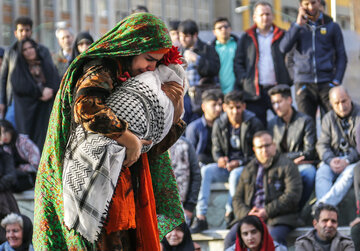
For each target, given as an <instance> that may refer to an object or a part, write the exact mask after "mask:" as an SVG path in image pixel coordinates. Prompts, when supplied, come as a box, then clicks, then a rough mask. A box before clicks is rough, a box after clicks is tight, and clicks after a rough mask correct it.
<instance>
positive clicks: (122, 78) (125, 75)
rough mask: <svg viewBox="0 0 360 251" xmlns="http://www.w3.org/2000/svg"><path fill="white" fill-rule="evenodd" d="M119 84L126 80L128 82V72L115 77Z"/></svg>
mask: <svg viewBox="0 0 360 251" xmlns="http://www.w3.org/2000/svg"><path fill="white" fill-rule="evenodd" d="M117 78H118V79H119V80H120V81H121V82H125V81H126V80H128V79H129V78H131V76H130V74H129V72H127V71H126V72H124V73H123V74H122V75H119V76H118V77H117Z"/></svg>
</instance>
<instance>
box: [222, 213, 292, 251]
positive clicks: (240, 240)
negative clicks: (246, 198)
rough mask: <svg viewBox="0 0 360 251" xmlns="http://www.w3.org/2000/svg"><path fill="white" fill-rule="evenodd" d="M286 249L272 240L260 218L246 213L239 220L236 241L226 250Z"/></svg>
mask: <svg viewBox="0 0 360 251" xmlns="http://www.w3.org/2000/svg"><path fill="white" fill-rule="evenodd" d="M231 250H235V251H286V250H287V248H286V247H284V246H282V245H280V244H278V243H276V242H274V241H273V239H272V238H271V235H270V233H269V231H268V229H267V227H266V224H265V223H264V221H263V220H262V219H260V218H259V217H257V216H255V215H247V216H245V217H244V218H242V219H241V220H240V221H239V228H238V230H237V233H236V242H235V244H234V245H233V246H231V247H230V248H228V249H226V251H231Z"/></svg>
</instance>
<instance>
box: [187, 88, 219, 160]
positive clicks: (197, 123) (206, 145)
mask: <svg viewBox="0 0 360 251" xmlns="http://www.w3.org/2000/svg"><path fill="white" fill-rule="evenodd" d="M222 102H223V94H222V92H221V90H219V89H210V90H206V91H204V92H203V94H202V95H201V109H202V111H203V113H204V114H203V116H202V117H201V118H198V119H196V120H194V121H193V122H191V123H190V124H189V125H188V126H187V128H186V134H185V135H186V139H188V140H189V141H190V143H191V144H192V145H193V147H194V148H195V151H196V154H197V155H198V158H199V162H200V167H201V166H203V165H207V164H210V163H214V159H213V157H212V153H211V147H212V143H211V132H212V127H213V124H214V121H215V120H216V119H217V118H218V117H219V116H220V114H221V112H222Z"/></svg>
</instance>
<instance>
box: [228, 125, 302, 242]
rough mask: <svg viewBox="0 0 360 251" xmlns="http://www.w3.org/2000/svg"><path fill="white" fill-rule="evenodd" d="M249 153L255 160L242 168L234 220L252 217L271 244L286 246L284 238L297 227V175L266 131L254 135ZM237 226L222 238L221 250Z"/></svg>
mask: <svg viewBox="0 0 360 251" xmlns="http://www.w3.org/2000/svg"><path fill="white" fill-rule="evenodd" d="M253 150H254V153H255V157H256V158H254V159H253V160H251V161H250V162H249V163H248V164H247V165H246V166H245V168H244V171H243V173H242V174H241V176H240V180H239V185H238V186H237V188H236V192H235V195H234V197H233V206H234V214H235V217H236V220H237V221H238V220H240V219H242V218H243V217H245V216H246V215H256V216H258V217H260V218H262V219H263V220H264V221H265V222H266V223H267V226H268V229H269V232H270V234H271V236H272V238H273V239H274V241H276V242H278V243H280V244H282V245H286V236H287V235H288V233H289V232H290V231H291V229H292V228H293V227H294V226H296V224H297V211H298V204H299V201H300V197H301V192H302V182H301V176H300V173H299V171H298V168H297V167H296V165H295V164H294V162H293V161H292V160H290V159H288V158H287V157H286V155H283V154H280V153H279V152H277V151H276V145H275V143H274V142H273V139H272V136H271V134H270V133H269V132H267V131H259V132H257V133H255V135H254V137H253ZM237 225H238V224H235V225H233V227H232V228H231V230H230V232H229V234H228V236H227V237H226V238H225V249H226V248H227V247H230V246H232V245H233V244H234V243H235V239H236V231H237V229H238V226H237Z"/></svg>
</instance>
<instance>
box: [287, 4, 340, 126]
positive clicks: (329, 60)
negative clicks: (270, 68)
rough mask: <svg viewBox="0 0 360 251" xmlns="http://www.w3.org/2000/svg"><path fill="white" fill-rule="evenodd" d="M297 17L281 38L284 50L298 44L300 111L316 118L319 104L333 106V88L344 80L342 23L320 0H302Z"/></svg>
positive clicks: (296, 72) (296, 77) (296, 70)
mask: <svg viewBox="0 0 360 251" xmlns="http://www.w3.org/2000/svg"><path fill="white" fill-rule="evenodd" d="M299 1H300V7H299V13H298V16H297V20H296V22H295V23H293V24H292V26H291V28H290V29H289V30H288V31H287V32H286V34H285V36H284V38H283V39H282V41H281V42H280V50H281V51H282V52H284V53H286V52H289V51H290V50H291V49H292V48H293V47H294V46H295V51H294V63H295V65H294V82H295V84H296V85H295V90H296V96H295V97H296V103H297V106H298V109H299V111H300V112H302V113H305V114H308V115H310V116H311V117H312V118H313V119H314V120H315V115H316V110H317V107H318V105H320V107H321V108H322V109H323V111H324V112H328V111H329V110H331V106H330V103H329V96H328V93H329V90H330V88H332V87H334V86H336V85H339V84H341V81H342V79H343V77H344V73H345V69H346V63H347V57H346V52H345V47H344V40H343V35H342V32H341V29H340V26H339V25H338V24H337V23H335V22H333V20H332V18H331V17H329V16H327V15H326V14H324V13H322V12H321V11H320V6H321V4H320V0H299Z"/></svg>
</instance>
